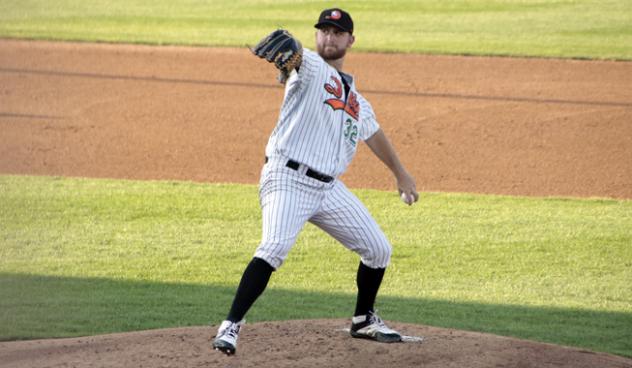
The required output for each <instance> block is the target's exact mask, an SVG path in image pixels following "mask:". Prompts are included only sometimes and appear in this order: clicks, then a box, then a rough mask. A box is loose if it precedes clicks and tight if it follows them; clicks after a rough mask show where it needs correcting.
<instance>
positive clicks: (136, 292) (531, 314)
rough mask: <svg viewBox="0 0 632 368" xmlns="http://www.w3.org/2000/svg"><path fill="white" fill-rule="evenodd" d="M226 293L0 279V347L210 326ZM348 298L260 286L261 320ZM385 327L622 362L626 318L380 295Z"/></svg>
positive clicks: (299, 315) (344, 303) (346, 307)
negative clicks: (550, 347) (433, 329)
mask: <svg viewBox="0 0 632 368" xmlns="http://www.w3.org/2000/svg"><path fill="white" fill-rule="evenodd" d="M234 290H235V287H225V286H214V285H191V284H175V283H174V284H169V283H158V282H135V281H126V280H112V279H97V278H70V277H51V276H39V275H22V274H6V273H0V340H16V339H32V338H46V337H70V336H85V335H96V334H104V333H112V332H124V331H133V330H146V329H153V328H165V327H182V326H199V325H207V324H217V323H219V322H220V321H221V320H222V319H223V318H224V316H225V314H226V312H227V310H228V308H229V306H230V303H231V301H232V297H233V293H234ZM354 305H355V295H348V294H336V293H319V292H308V291H293V290H279V289H268V290H266V292H265V293H264V295H263V296H262V297H261V298H260V299H259V300H258V301H257V304H256V305H255V306H254V307H253V309H252V310H251V311H250V313H249V314H248V320H249V322H251V323H252V322H257V321H263V320H287V319H312V318H345V317H349V316H350V314H351V313H352V312H353V307H354ZM378 308H379V309H380V314H381V315H383V317H385V318H386V319H388V320H396V321H400V322H408V323H418V324H425V325H431V326H437V327H447V328H456V329H463V330H470V331H481V332H488V333H493V334H497V335H504V336H514V337H519V338H524V339H530V340H537V341H543V342H549V343H555V344H561V345H570V346H577V347H583V348H587V349H590V350H596V351H604V352H609V353H613V354H618V355H623V356H627V357H630V356H632V332H631V331H632V314H630V313H622V312H603V311H591V310H579V309H565V308H543V307H529V306H515V305H494V304H479V303H472V302H458V301H455V302H450V301H445V300H432V299H413V298H399V297H389V296H382V297H380V298H379V300H378Z"/></svg>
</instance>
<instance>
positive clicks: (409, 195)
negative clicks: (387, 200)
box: [365, 129, 419, 205]
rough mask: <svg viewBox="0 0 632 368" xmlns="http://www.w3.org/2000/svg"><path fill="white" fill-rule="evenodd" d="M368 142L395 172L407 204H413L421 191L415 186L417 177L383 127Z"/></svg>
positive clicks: (400, 192) (400, 191) (372, 149)
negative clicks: (400, 158)
mask: <svg viewBox="0 0 632 368" xmlns="http://www.w3.org/2000/svg"><path fill="white" fill-rule="evenodd" d="M365 142H366V144H367V145H368V146H369V148H371V151H373V153H374V154H375V155H376V156H377V157H378V158H379V159H380V160H381V161H382V162H383V163H384V164H385V165H386V166H387V167H388V168H389V169H390V170H391V171H392V172H393V175H395V179H397V189H398V190H399V194H400V195H402V199H403V200H404V202H406V204H408V205H412V204H413V203H414V202H417V200H419V193H417V188H416V186H415V178H413V177H412V176H411V175H410V174H409V173H408V172H407V171H406V169H405V168H404V165H402V163H401V162H400V161H399V157H398V156H397V152H395V148H393V145H392V144H391V142H390V141H389V140H388V138H387V137H386V134H384V132H383V131H382V129H380V130H378V131H377V132H376V133H375V134H373V135H372V136H371V137H370V138H369V139H367V140H366V141H365Z"/></svg>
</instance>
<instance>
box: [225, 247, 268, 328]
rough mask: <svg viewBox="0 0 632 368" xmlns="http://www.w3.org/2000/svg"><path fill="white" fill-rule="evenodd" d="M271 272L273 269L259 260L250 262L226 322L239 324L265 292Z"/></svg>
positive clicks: (254, 259)
mask: <svg viewBox="0 0 632 368" xmlns="http://www.w3.org/2000/svg"><path fill="white" fill-rule="evenodd" d="M273 271H274V268H273V267H272V266H270V264H268V262H266V261H264V260H263V259H261V258H256V257H255V258H253V259H252V261H250V263H249V264H248V267H246V270H245V271H244V274H243V275H242V276H241V281H240V282H239V287H238V288H237V293H236V294H235V299H233V305H232V306H231V307H230V312H228V317H227V318H226V319H227V320H229V321H231V322H239V321H241V320H242V319H243V318H244V316H245V315H246V313H247V312H248V310H249V309H250V307H251V306H252V305H253V304H254V303H255V301H256V300H257V298H258V297H259V295H261V293H263V291H264V290H265V288H266V286H267V285H268V281H269V280H270V275H272V272H273Z"/></svg>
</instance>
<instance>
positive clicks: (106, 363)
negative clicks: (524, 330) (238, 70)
mask: <svg viewBox="0 0 632 368" xmlns="http://www.w3.org/2000/svg"><path fill="white" fill-rule="evenodd" d="M347 324H348V321H347V320H341V319H338V320H309V321H283V322H263V323H255V324H246V325H245V326H244V328H243V329H242V332H241V333H240V341H239V347H238V349H237V354H236V355H235V356H230V357H228V356H225V355H224V354H222V353H220V352H218V351H215V350H212V348H211V336H212V335H214V334H215V332H216V328H217V327H216V326H212V327H192V328H174V329H163V330H153V331H142V332H132V333H121V334H111V335H102V336H92V337H82V338H70V339H56V340H35V341H14V342H3V343H0V361H2V362H3V365H6V366H8V367H16V368H19V367H62V366H63V367H293V368H295V367H319V368H321V367H363V368H364V367H380V368H385V367H396V368H405V367H425V368H430V367H538V368H543V367H569V368H570V367H573V368H580V367H586V368H588V367H590V368H593V367H600V368H607V367H632V359H626V358H622V357H618V356H614V355H608V354H603V353H593V352H588V351H584V350H580V349H574V348H567V347H561V346H555V345H550V344H542V343H535V342H530V341H523V340H518V339H512V338H506V337H499V336H493V335H488V334H481V333H474V332H464V331H455V330H448V329H441V328H434V327H427V326H420V325H412V324H404V323H392V326H391V327H393V328H396V329H398V330H400V331H401V332H402V333H404V334H406V335H411V336H424V337H425V338H424V340H423V342H409V343H395V344H381V343H376V342H372V341H368V340H360V339H354V338H351V337H350V336H349V335H348V334H347V333H345V332H344V331H342V329H344V328H346V327H348V326H347Z"/></svg>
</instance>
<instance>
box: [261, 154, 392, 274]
mask: <svg viewBox="0 0 632 368" xmlns="http://www.w3.org/2000/svg"><path fill="white" fill-rule="evenodd" d="M286 163H287V158H282V157H275V158H271V159H270V160H269V161H268V163H267V164H266V165H265V166H264V167H263V169H262V172H261V181H260V188H259V199H260V204H261V210H262V223H263V224H262V225H263V226H262V227H263V232H262V240H261V243H260V244H259V247H258V248H257V250H256V252H255V257H258V258H261V259H263V260H265V261H266V262H268V263H269V264H270V265H271V266H272V267H274V268H275V269H278V268H279V267H280V266H281V265H282V264H283V261H284V260H285V258H286V257H287V255H288V253H289V252H290V249H292V246H294V243H295V242H296V238H297V237H298V234H299V233H300V231H301V230H302V229H303V227H304V226H305V223H306V222H307V221H309V222H311V223H312V224H314V225H316V226H318V227H319V228H321V229H322V230H324V231H325V232H327V233H328V234H329V235H331V236H332V237H334V238H335V239H336V240H338V241H339V242H340V243H342V244H343V245H344V246H345V247H347V248H348V249H350V250H352V251H354V252H356V253H358V254H359V255H360V257H361V260H362V263H364V264H365V265H367V266H368V267H371V268H385V267H386V266H387V265H388V264H389V262H390V258H391V244H390V243H389V241H388V239H386V236H385V235H384V233H383V232H382V230H381V229H380V227H379V226H378V224H377V223H376V222H375V220H374V219H373V217H372V216H371V214H370V213H369V211H368V210H367V209H366V207H365V206H364V205H363V204H362V202H360V200H359V199H358V198H357V197H356V196H355V195H354V194H353V193H351V192H350V191H349V189H347V187H346V186H345V185H344V184H343V183H342V182H341V181H339V180H334V181H332V182H330V183H324V182H321V181H318V180H316V179H313V178H310V177H308V176H306V175H305V172H306V170H307V167H305V166H304V165H301V166H300V167H299V169H298V170H293V169H291V168H288V167H286V166H285V164H286Z"/></svg>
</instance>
